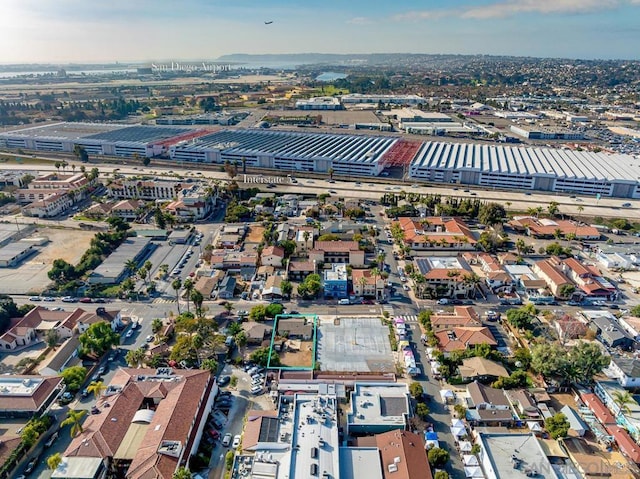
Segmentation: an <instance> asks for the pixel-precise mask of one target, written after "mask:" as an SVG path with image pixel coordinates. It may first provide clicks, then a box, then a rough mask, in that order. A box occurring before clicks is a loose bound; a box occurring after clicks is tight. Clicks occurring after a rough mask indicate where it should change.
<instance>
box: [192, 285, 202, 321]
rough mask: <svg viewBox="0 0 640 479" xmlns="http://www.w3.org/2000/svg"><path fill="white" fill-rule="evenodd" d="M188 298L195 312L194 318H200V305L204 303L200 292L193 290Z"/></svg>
mask: <svg viewBox="0 0 640 479" xmlns="http://www.w3.org/2000/svg"><path fill="white" fill-rule="evenodd" d="M190 298H191V302H192V303H193V307H194V308H195V310H196V316H198V317H201V316H202V303H204V296H203V295H202V293H201V292H200V291H198V290H197V289H194V290H193V291H191V296H190Z"/></svg>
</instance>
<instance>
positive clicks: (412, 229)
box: [396, 217, 476, 250]
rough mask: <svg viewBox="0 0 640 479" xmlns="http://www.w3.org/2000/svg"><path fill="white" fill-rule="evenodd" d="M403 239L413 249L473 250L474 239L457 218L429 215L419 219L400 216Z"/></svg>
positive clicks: (399, 222) (464, 224) (467, 228)
mask: <svg viewBox="0 0 640 479" xmlns="http://www.w3.org/2000/svg"><path fill="white" fill-rule="evenodd" d="M396 223H397V224H399V225H400V227H401V228H402V231H403V232H404V241H405V243H406V244H407V246H409V247H410V248H411V249H414V250H443V249H444V250H473V249H474V248H475V244H476V239H475V237H474V236H473V233H472V232H471V230H470V229H469V227H468V226H467V224H466V223H465V222H464V221H462V220H460V219H459V218H449V219H446V218H441V217H429V218H423V219H421V220H420V221H416V220H413V219H411V218H400V219H399V220H398V221H397V222H396Z"/></svg>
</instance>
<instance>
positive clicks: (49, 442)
mask: <svg viewBox="0 0 640 479" xmlns="http://www.w3.org/2000/svg"><path fill="white" fill-rule="evenodd" d="M57 439H58V431H56V432H54V433H53V434H52V435H51V437H50V438H49V439H47V442H45V443H44V447H51V446H53V443H54V442H56V440H57Z"/></svg>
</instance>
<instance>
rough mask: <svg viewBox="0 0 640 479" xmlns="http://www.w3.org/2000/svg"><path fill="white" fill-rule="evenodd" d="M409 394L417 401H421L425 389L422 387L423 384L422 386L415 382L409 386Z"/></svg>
mask: <svg viewBox="0 0 640 479" xmlns="http://www.w3.org/2000/svg"><path fill="white" fill-rule="evenodd" d="M409 393H410V394H411V395H412V396H413V397H414V398H415V399H420V398H422V395H423V394H424V389H423V387H422V384H420V383H419V382H417V381H413V382H412V383H411V384H409Z"/></svg>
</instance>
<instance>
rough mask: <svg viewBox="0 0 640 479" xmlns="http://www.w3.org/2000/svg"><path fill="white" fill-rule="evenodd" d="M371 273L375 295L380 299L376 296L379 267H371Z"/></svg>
mask: <svg viewBox="0 0 640 479" xmlns="http://www.w3.org/2000/svg"><path fill="white" fill-rule="evenodd" d="M371 274H372V275H373V284H374V288H373V289H374V290H375V296H376V299H380V298H378V276H380V269H378V268H372V269H371Z"/></svg>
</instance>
